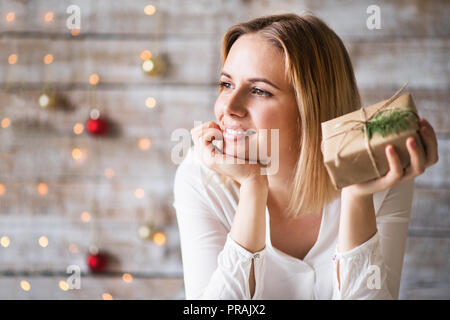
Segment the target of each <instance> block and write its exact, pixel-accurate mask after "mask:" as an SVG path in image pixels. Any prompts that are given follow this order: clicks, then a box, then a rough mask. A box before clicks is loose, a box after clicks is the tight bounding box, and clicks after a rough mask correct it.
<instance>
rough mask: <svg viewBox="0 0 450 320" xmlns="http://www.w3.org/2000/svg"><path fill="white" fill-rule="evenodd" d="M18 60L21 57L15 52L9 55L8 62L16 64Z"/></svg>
mask: <svg viewBox="0 0 450 320" xmlns="http://www.w3.org/2000/svg"><path fill="white" fill-rule="evenodd" d="M18 60H19V57H18V56H17V54H15V53H13V54H10V55H9V57H8V63H9V64H16V63H17V61H18Z"/></svg>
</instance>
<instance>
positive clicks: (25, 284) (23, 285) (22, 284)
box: [20, 280, 31, 291]
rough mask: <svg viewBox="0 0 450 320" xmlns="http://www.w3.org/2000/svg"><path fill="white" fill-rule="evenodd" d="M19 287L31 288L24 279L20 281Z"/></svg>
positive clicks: (25, 289)
mask: <svg viewBox="0 0 450 320" xmlns="http://www.w3.org/2000/svg"><path fill="white" fill-rule="evenodd" d="M20 287H21V288H22V290H23V291H30V289H31V285H30V283H29V282H28V281H26V280H22V281H20Z"/></svg>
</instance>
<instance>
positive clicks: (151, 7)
mask: <svg viewBox="0 0 450 320" xmlns="http://www.w3.org/2000/svg"><path fill="white" fill-rule="evenodd" d="M155 12H156V8H155V6H154V5H151V4H149V5H147V6H145V8H144V13H145V14H146V15H148V16H151V15H153V14H154V13H155Z"/></svg>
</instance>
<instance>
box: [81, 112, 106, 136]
mask: <svg viewBox="0 0 450 320" xmlns="http://www.w3.org/2000/svg"><path fill="white" fill-rule="evenodd" d="M86 128H87V130H88V131H89V133H91V134H93V135H96V136H100V135H103V134H105V133H106V132H107V131H108V122H107V121H106V120H105V119H103V118H102V117H101V116H100V113H99V112H98V110H97V109H94V110H92V111H91V114H90V119H89V120H88V121H87V124H86Z"/></svg>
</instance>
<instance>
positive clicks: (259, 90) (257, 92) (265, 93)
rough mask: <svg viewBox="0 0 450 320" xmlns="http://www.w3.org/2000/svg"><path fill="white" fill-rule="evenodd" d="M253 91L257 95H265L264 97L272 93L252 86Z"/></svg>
mask: <svg viewBox="0 0 450 320" xmlns="http://www.w3.org/2000/svg"><path fill="white" fill-rule="evenodd" d="M253 90H254V92H255V93H256V95H258V96H266V97H271V96H272V94H271V93H270V92H267V91H264V90H261V89H258V88H253Z"/></svg>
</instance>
